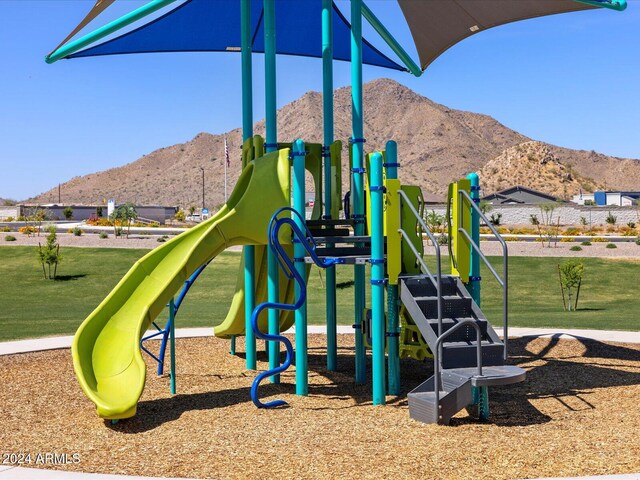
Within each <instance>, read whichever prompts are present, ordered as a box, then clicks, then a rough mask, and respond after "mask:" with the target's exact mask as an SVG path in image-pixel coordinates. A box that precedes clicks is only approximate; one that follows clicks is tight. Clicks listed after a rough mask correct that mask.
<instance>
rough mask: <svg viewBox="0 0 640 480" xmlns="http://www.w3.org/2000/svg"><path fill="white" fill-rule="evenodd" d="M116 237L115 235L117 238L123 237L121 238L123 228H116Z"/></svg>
mask: <svg viewBox="0 0 640 480" xmlns="http://www.w3.org/2000/svg"><path fill="white" fill-rule="evenodd" d="M114 235H115V236H116V237H121V236H122V227H116V228H115V229H114Z"/></svg>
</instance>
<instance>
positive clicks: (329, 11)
mask: <svg viewBox="0 0 640 480" xmlns="http://www.w3.org/2000/svg"><path fill="white" fill-rule="evenodd" d="M322 118H323V123H324V124H323V132H324V139H323V140H324V142H323V143H324V145H323V149H322V156H323V159H322V160H323V162H324V218H325V219H330V218H331V208H332V205H331V197H332V193H333V192H332V188H331V186H332V184H333V177H334V175H333V174H332V172H331V144H332V143H333V134H334V133H333V1H332V0H322ZM336 187H337V186H336ZM327 247H328V248H331V247H333V244H330V245H327ZM326 279H327V281H326V309H327V310H326V315H327V370H328V371H330V372H335V371H336V369H337V364H338V327H337V319H336V317H337V313H336V267H335V266H331V267H329V268H327V269H326Z"/></svg>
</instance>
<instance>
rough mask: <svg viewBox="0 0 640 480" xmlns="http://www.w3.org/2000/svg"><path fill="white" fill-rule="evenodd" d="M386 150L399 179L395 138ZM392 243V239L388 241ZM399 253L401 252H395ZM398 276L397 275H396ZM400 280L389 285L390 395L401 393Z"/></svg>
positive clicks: (390, 175) (391, 174)
mask: <svg viewBox="0 0 640 480" xmlns="http://www.w3.org/2000/svg"><path fill="white" fill-rule="evenodd" d="M385 151H386V161H387V163H386V172H387V180H397V179H398V145H397V144H396V142H394V141H393V140H390V141H388V142H387V145H386V147H385ZM387 235H388V236H389V238H390V237H391V235H395V232H391V231H390V228H389V224H387ZM388 243H389V244H391V240H389V242H388ZM393 253H394V254H395V253H399V252H393ZM396 277H397V275H396ZM398 313H399V312H398V282H397V278H395V279H392V278H391V276H390V277H389V285H388V286H387V323H388V325H387V331H388V337H387V351H388V360H387V362H388V372H389V395H400V342H399V340H400V337H399V335H400V320H399V318H398Z"/></svg>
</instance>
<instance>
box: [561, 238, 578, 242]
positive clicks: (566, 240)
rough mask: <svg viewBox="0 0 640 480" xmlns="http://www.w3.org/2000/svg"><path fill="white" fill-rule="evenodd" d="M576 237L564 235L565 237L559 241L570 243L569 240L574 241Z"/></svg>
mask: <svg viewBox="0 0 640 480" xmlns="http://www.w3.org/2000/svg"><path fill="white" fill-rule="evenodd" d="M575 241H576V239H575V238H573V237H565V238H561V239H560V242H562V243H571V242H575Z"/></svg>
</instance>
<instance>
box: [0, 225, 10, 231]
mask: <svg viewBox="0 0 640 480" xmlns="http://www.w3.org/2000/svg"><path fill="white" fill-rule="evenodd" d="M10 231H11V229H10V228H9V227H7V226H4V227H2V228H0V232H10Z"/></svg>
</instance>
